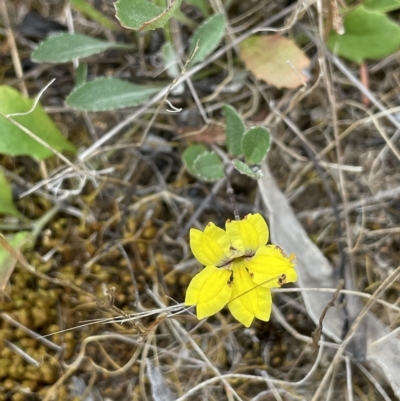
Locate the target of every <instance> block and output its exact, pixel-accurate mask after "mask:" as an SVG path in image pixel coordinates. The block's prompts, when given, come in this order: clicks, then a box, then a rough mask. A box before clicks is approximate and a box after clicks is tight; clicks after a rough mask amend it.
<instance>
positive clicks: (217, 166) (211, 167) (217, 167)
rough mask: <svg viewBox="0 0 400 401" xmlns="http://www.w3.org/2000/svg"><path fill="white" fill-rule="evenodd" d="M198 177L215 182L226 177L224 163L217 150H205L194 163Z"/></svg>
mask: <svg viewBox="0 0 400 401" xmlns="http://www.w3.org/2000/svg"><path fill="white" fill-rule="evenodd" d="M193 169H194V172H195V174H196V177H198V178H200V179H201V180H203V181H209V182H214V181H218V180H220V179H221V178H224V176H225V173H224V164H223V163H222V160H221V159H220V158H219V157H218V156H217V154H216V153H215V152H204V153H202V154H201V155H199V156H197V158H196V160H195V161H194V163H193Z"/></svg>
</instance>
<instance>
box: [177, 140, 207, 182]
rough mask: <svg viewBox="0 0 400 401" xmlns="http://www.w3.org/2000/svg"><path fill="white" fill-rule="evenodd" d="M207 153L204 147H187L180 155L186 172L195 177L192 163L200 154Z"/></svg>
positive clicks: (197, 145)
mask: <svg viewBox="0 0 400 401" xmlns="http://www.w3.org/2000/svg"><path fill="white" fill-rule="evenodd" d="M204 152H207V148H206V147H205V146H204V145H201V144H196V145H189V146H188V147H187V148H186V149H185V151H184V152H183V153H182V160H183V164H184V165H185V167H186V170H187V171H188V172H189V173H190V174H192V175H194V176H195V177H196V172H195V169H194V167H193V165H194V161H195V160H196V159H197V157H198V156H200V155H201V154H202V153H204Z"/></svg>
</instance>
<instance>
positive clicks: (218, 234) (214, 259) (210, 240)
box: [190, 223, 231, 266]
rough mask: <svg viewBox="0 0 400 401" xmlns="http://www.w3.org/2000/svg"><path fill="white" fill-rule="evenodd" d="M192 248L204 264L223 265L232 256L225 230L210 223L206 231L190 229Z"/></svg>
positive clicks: (195, 255)
mask: <svg viewBox="0 0 400 401" xmlns="http://www.w3.org/2000/svg"><path fill="white" fill-rule="evenodd" d="M190 248H191V250H192V252H193V255H194V257H195V258H196V259H197V260H198V261H199V262H200V263H201V264H202V265H204V266H210V265H212V266H221V265H222V264H223V263H224V262H225V261H227V260H229V257H230V253H231V250H230V242H229V239H228V237H227V236H226V233H225V230H223V229H222V228H219V227H217V226H216V225H215V224H214V223H208V224H207V226H206V228H205V229H204V232H202V231H200V230H196V229H195V228H192V229H190Z"/></svg>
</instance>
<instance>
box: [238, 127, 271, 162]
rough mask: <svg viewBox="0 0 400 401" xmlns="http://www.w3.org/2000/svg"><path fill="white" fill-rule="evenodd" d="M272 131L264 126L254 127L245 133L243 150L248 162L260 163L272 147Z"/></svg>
mask: <svg viewBox="0 0 400 401" xmlns="http://www.w3.org/2000/svg"><path fill="white" fill-rule="evenodd" d="M270 143H271V138H270V133H269V131H268V130H267V129H265V128H263V127H252V128H250V129H249V130H247V131H246V132H245V133H244V134H243V138H242V152H243V154H244V156H245V158H246V162H247V163H248V164H250V165H251V164H258V163H261V161H262V160H263V159H264V158H265V156H266V155H267V153H268V151H269V148H270Z"/></svg>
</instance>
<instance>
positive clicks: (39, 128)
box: [0, 85, 76, 160]
mask: <svg viewBox="0 0 400 401" xmlns="http://www.w3.org/2000/svg"><path fill="white" fill-rule="evenodd" d="M34 103H35V100H34V99H28V98H26V97H25V96H23V95H22V94H21V93H20V92H18V91H17V90H15V89H14V88H11V87H10V86H6V85H3V86H0V113H1V114H0V127H1V130H0V153H1V154H5V155H10V156H20V155H28V156H31V157H34V158H36V159H37V160H43V159H46V158H47V157H50V156H53V152H52V151H51V150H49V149H47V148H45V147H44V146H42V145H41V144H39V143H38V142H37V141H35V140H34V139H33V138H31V137H30V136H29V135H28V134H26V133H25V132H24V131H23V130H22V129H20V128H19V127H17V126H16V125H14V124H13V123H12V122H11V121H10V120H8V119H7V118H6V117H5V116H6V115H8V114H13V113H26V112H28V111H30V110H31V109H32V107H33V105H34ZM11 117H12V119H13V120H15V121H16V122H18V123H19V124H21V125H23V126H24V127H25V128H26V129H28V130H29V131H31V132H32V133H34V134H35V135H37V136H38V137H39V138H41V139H42V140H43V141H45V142H46V143H47V144H49V145H50V146H51V147H53V148H54V149H55V150H58V151H59V152H62V151H64V150H67V151H70V152H73V153H75V152H76V149H75V147H74V145H72V143H70V142H69V141H67V140H66V139H65V138H64V136H63V135H62V133H61V132H60V131H59V130H58V128H57V127H56V126H55V125H54V123H53V121H52V120H51V119H50V117H49V116H48V115H47V114H46V112H45V111H44V110H43V108H42V106H41V105H40V104H39V103H38V104H37V105H36V107H35V109H34V110H33V111H32V112H30V113H29V114H26V115H19V116H11Z"/></svg>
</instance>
